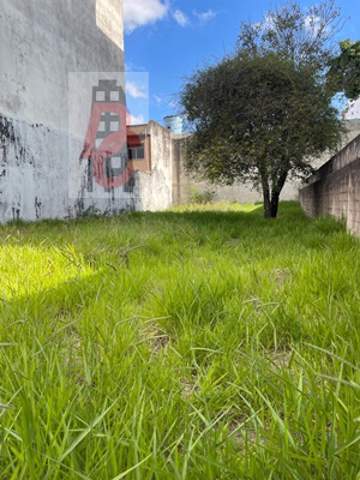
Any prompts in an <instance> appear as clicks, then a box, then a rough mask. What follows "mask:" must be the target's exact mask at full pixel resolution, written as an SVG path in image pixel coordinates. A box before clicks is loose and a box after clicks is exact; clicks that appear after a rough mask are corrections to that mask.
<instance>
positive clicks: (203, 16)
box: [194, 8, 217, 23]
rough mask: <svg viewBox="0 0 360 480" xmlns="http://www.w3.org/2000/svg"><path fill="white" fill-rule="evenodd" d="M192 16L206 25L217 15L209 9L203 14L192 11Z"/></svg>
mask: <svg viewBox="0 0 360 480" xmlns="http://www.w3.org/2000/svg"><path fill="white" fill-rule="evenodd" d="M194 15H195V17H197V18H198V20H199V21H200V22H201V23H208V22H210V21H211V20H213V19H214V18H215V17H216V15H217V13H216V12H214V10H212V9H211V8H210V9H209V10H206V11H205V12H197V11H196V10H194Z"/></svg>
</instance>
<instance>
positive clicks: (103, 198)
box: [0, 0, 134, 222]
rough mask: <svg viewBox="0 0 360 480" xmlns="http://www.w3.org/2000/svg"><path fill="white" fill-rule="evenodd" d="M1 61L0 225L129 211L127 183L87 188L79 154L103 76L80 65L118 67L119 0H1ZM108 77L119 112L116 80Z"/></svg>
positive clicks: (121, 51) (120, 82)
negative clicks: (95, 211) (83, 214)
mask: <svg viewBox="0 0 360 480" xmlns="http://www.w3.org/2000/svg"><path fill="white" fill-rule="evenodd" d="M0 65H1V71H0V222H4V221H8V220H13V219H20V218H21V219H25V220H35V219H39V218H55V217H67V216H75V215H77V214H80V213H83V212H84V211H86V210H87V209H96V210H98V211H101V212H105V211H118V210H121V209H124V208H131V207H132V206H133V203H134V202H133V194H132V193H131V192H130V191H129V188H128V186H127V185H125V184H124V185H121V186H120V187H117V191H116V192H115V188H113V186H112V185H110V184H109V185H105V187H104V186H100V187H101V188H100V187H99V189H94V188H91V185H90V183H89V182H88V179H89V169H91V168H92V167H91V165H89V162H88V161H87V160H86V159H85V158H83V157H82V156H81V152H82V151H83V150H84V138H85V134H86V128H87V125H88V124H89V122H90V123H91V118H90V117H91V109H92V95H93V94H94V91H95V90H96V89H99V86H100V83H99V82H100V81H102V78H101V76H99V74H96V77H95V78H96V83H92V81H93V80H92V79H91V75H90V73H89V75H87V74H86V73H85V74H84V73H82V74H81V75H80V73H79V72H122V71H123V70H124V43H123V17H122V0H81V1H79V0H56V1H55V0H26V1H24V0H3V1H2V2H1V8H0ZM77 73H79V75H80V76H79V77H77V76H76V75H77ZM104 78H105V80H104V81H106V77H104ZM74 79H75V80H74ZM84 79H85V80H86V82H85V83H84ZM114 80H115V82H116V83H115V84H114V83H110V84H109V83H108V84H106V85H107V87H106V88H108V87H109V88H110V87H111V85H112V86H113V87H114V88H113V90H114V91H113V92H110V94H111V95H113V93H114V92H115V93H116V94H117V95H118V100H117V102H118V103H119V102H120V103H121V102H122V103H123V107H124V108H123V109H124V110H125V104H124V102H125V96H124V94H123V91H124V85H123V83H124V77H123V75H118V76H117V78H116V76H115V78H112V80H111V81H112V82H113V81H114ZM107 81H109V80H107ZM74 85H75V87H74ZM104 85H105V84H103V87H104ZM72 87H74V88H73V89H72ZM104 88H105V87H104ZM111 88H112V87H111ZM111 88H110V90H111ZM71 89H72V90H71ZM100 90H101V88H100ZM100 93H101V92H100ZM101 95H105V94H104V92H103V93H101ZM104 101H105V97H104ZM84 112H85V113H84ZM83 113H84V114H83ZM81 115H82V116H83V117H84V118H82V119H80V117H81ZM78 117H79V118H78ZM89 119H90V120H89ZM121 121H122V118H117V122H118V124H119V123H120V122H121ZM80 126H81V128H80ZM77 127H79V129H78V128H77ZM121 128H123V130H124V131H125V134H124V135H125V142H126V126H125V125H123V126H122V127H121ZM98 140H99V138H97V139H96V141H98ZM123 148H124V149H125V151H126V145H124V146H123ZM112 153H113V154H115V153H116V152H112ZM118 153H119V155H118V156H117V157H116V160H117V161H119V162H120V163H121V162H122V161H123V153H122V152H118ZM108 161H110V162H111V158H109V159H107V162H108ZM118 168H121V167H118ZM123 168H124V166H123ZM114 171H116V169H115V167H111V172H114ZM123 183H124V182H123ZM100 190H101V194H99V193H100ZM119 192H120V193H119Z"/></svg>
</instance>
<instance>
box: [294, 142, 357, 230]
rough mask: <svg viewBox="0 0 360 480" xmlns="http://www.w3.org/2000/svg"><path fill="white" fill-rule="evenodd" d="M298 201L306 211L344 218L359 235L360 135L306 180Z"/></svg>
mask: <svg viewBox="0 0 360 480" xmlns="http://www.w3.org/2000/svg"><path fill="white" fill-rule="evenodd" d="M300 202H301V205H302V208H303V209H304V211H305V213H306V214H307V215H309V216H311V217H317V216H323V215H332V216H334V217H336V218H338V219H343V220H345V221H346V226H347V228H348V230H349V231H350V232H351V233H353V234H356V235H358V236H360V135H359V136H357V137H356V138H355V139H354V140H352V141H351V142H350V143H349V144H348V145H347V146H346V147H344V148H343V149H342V150H341V151H340V152H339V153H338V154H336V155H335V156H334V157H333V158H331V159H330V160H329V161H328V162H327V163H325V165H323V166H322V167H321V168H320V169H319V170H318V171H317V172H316V174H315V175H313V176H312V177H311V178H310V179H309V180H308V184H307V186H305V187H304V188H302V189H301V190H300Z"/></svg>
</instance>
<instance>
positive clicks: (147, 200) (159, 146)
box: [134, 121, 174, 211]
mask: <svg viewBox="0 0 360 480" xmlns="http://www.w3.org/2000/svg"><path fill="white" fill-rule="evenodd" d="M142 131H143V134H144V135H145V137H146V139H147V141H148V142H150V147H149V150H148V152H149V155H150V158H148V159H147V162H148V163H149V165H150V170H149V171H147V172H146V171H138V172H137V173H136V175H135V178H136V184H135V191H134V198H135V208H136V210H142V211H160V210H165V209H167V208H169V207H171V205H172V204H173V169H174V162H173V141H172V136H171V133H170V132H169V131H168V130H167V129H166V128H164V127H162V126H161V125H159V124H158V123H157V122H154V121H150V122H149V123H148V124H147V125H144V126H142ZM135 168H136V166H135Z"/></svg>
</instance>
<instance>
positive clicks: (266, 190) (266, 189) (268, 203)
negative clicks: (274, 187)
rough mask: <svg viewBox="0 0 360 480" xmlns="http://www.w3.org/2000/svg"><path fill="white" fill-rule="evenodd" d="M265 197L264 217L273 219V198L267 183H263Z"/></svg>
mask: <svg viewBox="0 0 360 480" xmlns="http://www.w3.org/2000/svg"><path fill="white" fill-rule="evenodd" d="M263 197H264V216H265V218H271V197H270V188H269V186H268V185H267V182H263Z"/></svg>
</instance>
